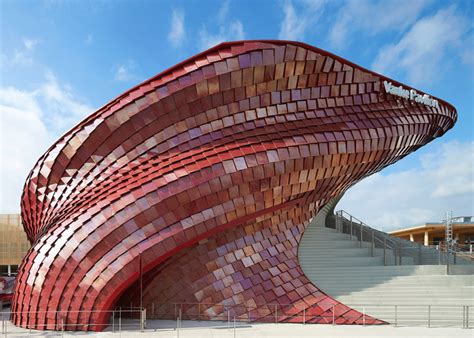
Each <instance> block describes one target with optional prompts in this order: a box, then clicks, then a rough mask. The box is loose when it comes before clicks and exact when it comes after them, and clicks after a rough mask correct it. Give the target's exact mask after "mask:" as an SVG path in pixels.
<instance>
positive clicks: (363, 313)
mask: <svg viewBox="0 0 474 338" xmlns="http://www.w3.org/2000/svg"><path fill="white" fill-rule="evenodd" d="M362 325H365V306H363V307H362Z"/></svg>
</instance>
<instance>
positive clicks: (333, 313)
mask: <svg viewBox="0 0 474 338" xmlns="http://www.w3.org/2000/svg"><path fill="white" fill-rule="evenodd" d="M335 321H336V312H335V310H334V305H333V306H332V325H334V323H335Z"/></svg>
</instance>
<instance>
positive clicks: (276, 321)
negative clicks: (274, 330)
mask: <svg viewBox="0 0 474 338" xmlns="http://www.w3.org/2000/svg"><path fill="white" fill-rule="evenodd" d="M276 323H278V304H275V324H276Z"/></svg>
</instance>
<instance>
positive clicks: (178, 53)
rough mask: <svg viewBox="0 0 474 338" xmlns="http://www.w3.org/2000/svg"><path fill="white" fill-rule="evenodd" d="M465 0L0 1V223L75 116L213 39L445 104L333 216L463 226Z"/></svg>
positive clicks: (472, 184)
mask: <svg viewBox="0 0 474 338" xmlns="http://www.w3.org/2000/svg"><path fill="white" fill-rule="evenodd" d="M473 17H474V12H473V2H472V1H434V0H431V1H430V0H420V1H417V0H409V1H404V0H398V1H391V0H381V1H378V0H370V1H369V0H355V1H338V0H333V1H329V0H327V1H326V0H306V1H294V0H293V1H291V0H287V1H263V0H259V1H249V0H242V1H149V0H146V1H145V0H135V1H132V0H129V1H124V0H121V1H85V0H84V1H61V0H47V1H27V0H25V1H12V0H3V1H0V43H1V44H0V131H1V135H0V213H17V212H19V201H20V195H21V191H22V187H23V184H24V182H25V179H26V177H27V175H28V173H29V171H30V170H31V169H32V167H33V165H34V164H35V162H36V160H37V159H38V158H39V156H41V154H43V153H44V152H45V151H46V150H47V148H48V147H49V146H50V145H51V144H52V143H53V142H55V141H56V140H57V139H58V138H59V137H60V136H61V135H62V134H64V133H65V132H66V131H67V130H69V129H70V128H72V127H73V126H74V125H76V124H77V123H78V122H79V121H80V120H82V119H83V118H84V117H86V116H88V115H90V114H91V113H93V112H94V111H95V110H97V109H98V108H100V107H101V106H103V105H104V104H106V103H107V102H109V101H110V100H111V99H113V98H115V97H116V96H118V95H120V94H121V93H123V92H124V91H126V90H128V89H129V88H131V87H133V86H135V85H136V84H138V83H140V82H142V81H144V80H146V79H148V78H150V77H152V76H153V75H155V74H157V73H159V72H161V71H163V70H165V69H167V68H169V67H170V66H173V65H174V64H176V63H178V62H180V61H182V60H184V59H187V58H188V57H190V56H192V55H194V54H197V53H199V52H201V51H203V50H205V49H207V48H209V47H211V46H213V45H216V44H218V43H220V42H223V41H232V40H242V39H285V40H297V41H303V42H306V43H308V44H311V45H314V46H316V47H319V48H322V49H324V50H327V51H329V52H331V53H334V54H336V55H339V56H341V57H343V58H346V59H348V60H351V61H352V62H354V63H356V64H358V65H361V66H363V67H365V68H368V69H371V70H374V71H377V72H379V73H382V74H384V75H386V76H388V77H390V78H393V79H396V80H398V81H400V82H402V83H406V84H407V85H410V86H413V87H415V88H417V89H419V90H421V91H425V92H428V93H430V94H431V95H434V96H437V97H439V98H442V99H444V100H446V101H448V102H450V103H451V104H453V105H454V106H455V107H456V108H457V110H458V114H459V119H458V122H457V124H456V126H455V127H454V128H453V129H452V130H450V131H449V132H448V133H447V134H446V135H444V136H443V137H441V138H439V139H436V140H435V141H433V142H431V143H430V144H428V145H426V146H425V147H423V148H421V149H419V150H418V151H416V152H415V153H413V154H411V155H409V156H407V157H406V158H404V159H403V160H401V161H399V162H397V163H396V164H394V165H392V166H390V167H388V168H386V169H384V170H383V171H381V172H379V173H376V174H374V175H372V176H370V177H368V178H366V179H365V180H363V181H362V182H360V183H358V184H356V185H355V186H353V187H352V188H350V189H349V190H348V191H347V193H346V194H345V196H344V197H343V198H342V200H341V202H340V203H339V205H338V208H339V209H344V210H346V211H347V212H349V213H351V214H352V215H354V216H356V217H358V218H359V219H362V220H364V221H365V222H366V223H367V224H369V225H371V226H373V227H376V228H379V229H384V230H389V229H395V228H400V227H404V226H410V225H416V224H422V223H424V222H427V221H439V220H441V219H442V218H443V217H444V215H445V213H446V211H453V212H454V214H455V215H474V135H473V134H474V119H473V114H474V19H473Z"/></svg>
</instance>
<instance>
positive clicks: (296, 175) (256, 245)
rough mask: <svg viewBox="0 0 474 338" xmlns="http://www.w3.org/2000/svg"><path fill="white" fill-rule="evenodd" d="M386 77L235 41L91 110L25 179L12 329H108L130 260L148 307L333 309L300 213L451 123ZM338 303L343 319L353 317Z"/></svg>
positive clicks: (316, 55) (124, 290)
mask: <svg viewBox="0 0 474 338" xmlns="http://www.w3.org/2000/svg"><path fill="white" fill-rule="evenodd" d="M384 80H387V79H386V78H385V77H383V76H381V75H378V74H375V73H373V72H370V71H367V70H365V69H363V68H361V67H358V66H356V65H354V64H352V63H350V62H348V61H346V60H343V59H341V58H338V57H337V56H334V55H331V54H329V53H327V52H325V51H322V50H319V49H317V48H315V47H312V46H309V45H305V44H302V43H298V42H288V41H241V42H232V43H223V44H221V45H218V46H216V47H214V48H212V49H210V50H208V51H205V52H203V53H201V54H199V55H197V56H195V57H192V58H190V59H189V60H186V61H184V62H182V63H181V64H179V65H177V66H175V67H173V68H171V69H169V70H167V71H165V72H163V73H161V74H159V75H157V76H156V77H154V78H152V79H150V80H147V81H146V82H144V83H142V84H140V85H139V86H137V87H135V88H132V89H131V90H130V91H128V92H127V93H125V94H123V95H121V96H120V97H118V98H117V99H115V100H113V101H112V102H111V103H109V104H107V105H106V106H104V107H103V108H101V109H99V110H98V111H97V112H95V113H94V114H92V115H91V116H89V117H88V118H86V119H85V120H84V121H82V122H81V123H79V124H78V125H77V126H76V127H74V128H73V129H72V130H71V131H69V132H68V133H67V134H66V135H64V136H63V137H62V138H61V139H60V140H58V141H57V142H56V143H55V144H54V145H53V146H52V147H51V148H50V149H49V150H48V151H47V152H46V153H45V154H44V155H43V156H42V157H41V158H40V159H39V161H38V162H37V164H36V165H35V167H34V168H33V170H32V171H31V173H30V175H29V177H28V179H27V181H26V184H25V187H24V193H23V196H22V201H21V206H22V219H23V223H24V226H25V230H26V231H27V234H28V237H29V239H30V241H31V242H32V243H33V247H32V248H31V250H30V251H29V253H28V254H27V256H26V257H25V259H24V261H23V264H22V266H21V267H20V271H19V275H18V280H17V283H16V287H15V295H14V300H13V310H14V311H16V314H14V316H13V321H14V322H15V323H16V324H17V325H21V326H24V327H38V326H41V327H44V328H45V329H58V318H59V317H58V316H57V315H55V313H54V312H55V311H60V312H62V313H63V314H62V315H61V316H62V317H61V318H62V319H61V320H64V322H65V323H66V324H67V325H68V329H76V330H101V329H103V328H104V326H103V325H105V323H107V321H108V316H107V315H106V313H105V312H103V311H104V310H109V309H112V308H114V306H116V305H117V304H119V303H120V302H122V301H123V302H125V301H128V300H130V299H131V298H133V297H132V295H133V294H134V291H135V290H136V282H137V280H138V277H139V272H138V266H139V264H140V263H139V256H141V260H142V265H143V273H144V280H145V281H146V283H145V293H144V295H145V298H144V301H145V302H151V301H157V302H166V301H172V302H177V301H181V300H186V301H187V302H194V301H195V302H202V303H205V302H206V303H223V304H224V303H225V304H237V305H244V306H250V305H252V306H253V305H254V307H255V310H254V311H255V313H254V314H252V319H253V320H262V321H264V320H267V319H268V318H267V317H268V316H269V313H268V311H269V310H268V306H267V305H264V306H260V305H259V304H267V303H279V304H288V303H291V304H294V307H293V308H291V307H290V308H289V309H288V311H287V313H288V314H290V313H294V314H297V313H299V311H301V309H303V308H304V309H307V310H308V312H307V313H308V314H311V313H313V314H314V316H316V315H318V314H322V313H327V311H328V309H330V308H331V307H332V306H333V305H335V304H338V303H337V302H336V301H334V300H333V299H331V298H330V297H328V296H327V295H325V294H323V293H321V292H320V291H319V290H318V288H317V286H315V285H312V284H311V283H310V282H309V281H308V280H307V278H306V277H305V276H304V274H303V273H302V271H301V268H300V267H299V264H298V260H297V257H296V253H297V246H298V242H299V239H300V237H301V234H302V233H303V231H304V229H305V227H306V226H307V224H308V220H309V219H310V218H312V217H313V216H314V215H315V214H316V213H317V211H318V210H319V209H320V208H321V207H322V206H324V205H325V204H326V203H327V202H328V201H329V200H331V199H332V198H334V197H336V196H338V195H340V194H341V193H343V192H344V191H345V190H346V189H348V188H349V187H350V186H351V185H353V184H354V183H356V182H358V181H359V180H361V179H362V178H364V177H366V176H368V175H370V174H372V173H374V172H377V171H379V170H380V169H382V168H383V167H385V166H387V165H389V164H391V163H393V162H395V161H397V160H398V159H400V158H402V157H404V156H406V155H407V154H409V153H410V152H412V151H414V150H415V149H417V148H418V147H420V146H422V145H424V144H426V143H428V142H429V141H431V140H433V139H434V138H435V137H438V136H441V135H442V134H444V133H445V132H446V131H447V130H448V129H449V128H451V127H452V126H453V124H454V122H455V120H456V112H455V110H454V108H453V107H452V106H450V105H449V104H447V103H445V102H443V101H441V100H440V106H439V107H438V108H433V107H431V106H427V105H424V104H422V103H416V102H414V101H410V100H408V99H403V98H400V97H398V96H394V95H392V94H389V93H386V92H385V90H384V85H383V81H384ZM390 81H391V80H390ZM391 82H393V83H394V84H395V82H394V81H391ZM397 85H399V84H397ZM296 305H297V306H296ZM340 308H341V311H340V312H338V313H337V314H336V317H337V322H338V323H359V322H361V319H360V316H361V314H360V313H358V312H356V311H354V310H351V309H349V308H347V307H345V306H343V305H340ZM296 309H298V310H296ZM79 310H80V311H83V312H77V311H79ZM28 311H29V312H30V313H27V312H28ZM45 311H50V312H45ZM66 311H72V312H68V313H67V314H66ZM74 311H76V312H74ZM91 311H96V312H91ZM202 311H203V313H204V312H205V313H206V314H207V315H208V318H211V319H212V318H214V317H215V316H214V317H213V314H214V313H216V312H218V311H217V310H216V309H215V308H213V305H212V304H211V305H209V307H208V308H204V309H202ZM331 319H332V318H331ZM278 320H281V321H297V320H298V318H296V317H294V316H291V315H287V316H286V315H285V316H281V318H278ZM308 321H311V320H310V319H309V318H308ZM314 321H318V319H316V317H315V319H314ZM368 322H372V323H379V321H377V320H374V319H368Z"/></svg>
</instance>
